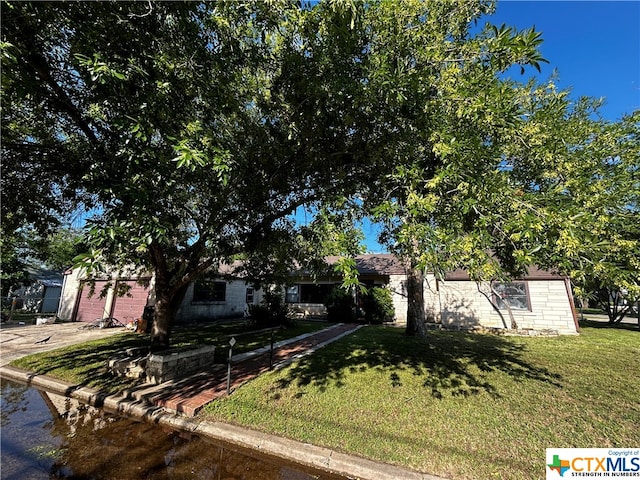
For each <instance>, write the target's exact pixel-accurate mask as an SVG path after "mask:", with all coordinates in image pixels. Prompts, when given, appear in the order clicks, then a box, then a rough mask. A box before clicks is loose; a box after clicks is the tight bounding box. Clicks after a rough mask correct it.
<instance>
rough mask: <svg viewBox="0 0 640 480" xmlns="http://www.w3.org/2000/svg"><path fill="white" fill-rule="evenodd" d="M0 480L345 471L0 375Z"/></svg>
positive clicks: (328, 478) (292, 476)
mask: <svg viewBox="0 0 640 480" xmlns="http://www.w3.org/2000/svg"><path fill="white" fill-rule="evenodd" d="M1 387H2V397H1V410H0V420H1V423H0V426H1V430H0V440H1V446H0V452H1V463H2V468H1V471H0V477H1V478H2V479H3V480H35V479H44V478H48V479H95V480H102V479H105V480H106V479H109V480H114V479H123V480H124V479H127V480H129V479H148V480H165V479H167V480H169V479H170V480H174V479H189V478H193V479H199V480H200V479H203V480H207V479H211V480H214V479H215V480H222V479H224V480H255V479H264V480H272V479H273V480H311V479H317V480H320V479H322V480H338V479H341V478H344V477H340V476H336V475H331V474H328V473H324V472H320V471H314V470H312V469H309V468H306V467H303V466H299V465H293V464H289V463H285V462H282V461H281V460H280V459H274V458H271V457H266V456H262V455H260V454H257V453H255V452H248V451H242V450H241V449H238V448H236V447H233V446H230V445H222V444H220V443H215V442H212V441H210V440H209V439H204V438H199V437H196V436H193V435H190V434H185V433H181V432H176V431H170V430H165V429H163V428H162V427H159V426H157V425H151V424H148V423H143V422H136V421H134V420H131V419H127V418H122V417H117V416H114V415H111V414H107V413H104V412H102V411H101V410H98V409H95V408H93V407H88V406H85V405H81V404H78V403H77V402H75V401H74V400H70V399H67V398H65V397H61V396H59V395H54V394H49V393H46V392H41V391H39V390H36V389H35V388H31V387H28V386H26V385H22V384H19V383H15V382H11V381H7V380H2V383H1Z"/></svg>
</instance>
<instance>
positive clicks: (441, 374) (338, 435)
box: [201, 323, 640, 479]
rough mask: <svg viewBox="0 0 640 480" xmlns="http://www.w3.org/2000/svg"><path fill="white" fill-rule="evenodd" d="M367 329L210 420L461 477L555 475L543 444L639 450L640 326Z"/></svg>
mask: <svg viewBox="0 0 640 480" xmlns="http://www.w3.org/2000/svg"><path fill="white" fill-rule="evenodd" d="M598 327H600V325H597V324H595V323H594V324H588V325H587V326H585V327H584V328H583V331H582V334H581V335H580V336H575V337H573V336H568V337H553V338H542V337H535V338H522V337H503V336H496V335H482V334H469V333H462V332H431V333H430V334H429V337H428V338H427V339H426V340H420V339H415V338H407V337H406V336H405V335H404V332H403V330H401V329H396V328H389V327H386V328H385V327H366V328H363V329H361V330H359V331H358V332H356V333H354V334H352V335H350V336H348V337H346V338H344V339H342V340H341V341H339V342H336V343H334V344H331V345H329V346H327V347H325V348H323V349H321V350H320V351H318V352H317V353H315V354H314V355H311V356H308V357H305V358H303V359H302V360H300V361H298V362H297V363H294V364H293V365H291V366H290V367H288V368H285V369H283V370H280V371H276V372H271V373H268V374H265V375H263V376H261V377H259V378H257V379H255V380H253V381H251V382H249V383H248V384H246V385H245V386H243V387H241V388H239V389H238V390H237V391H235V392H234V393H233V395H231V396H230V397H228V398H225V399H222V400H219V401H216V402H214V403H211V404H209V405H208V406H207V407H206V409H205V410H204V412H203V413H201V416H202V417H204V418H206V419H209V420H221V421H227V422H233V423H238V424H241V425H246V426H249V427H251V428H256V429H259V430H263V431H266V432H270V433H274V434H277V435H283V436H287V437H290V438H294V439H297V440H300V441H303V442H309V443H313V444H317V445H323V446H327V447H329V448H334V449H339V450H341V451H345V452H349V453H354V454H357V455H361V456H365V457H368V458H372V459H377V460H381V461H384V462H389V463H395V464H399V465H404V466H406V467H410V468H413V469H416V470H419V471H423V472H428V473H431V474H436V475H442V476H444V477H450V478H454V479H490V478H500V479H533V478H544V476H545V448H549V447H628V448H631V447H639V446H640V445H639V440H640V403H639V401H638V392H640V375H638V373H639V369H638V359H639V358H640V332H638V331H637V329H636V330H635V331H634V330H625V329H613V328H598Z"/></svg>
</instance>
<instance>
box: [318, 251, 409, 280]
mask: <svg viewBox="0 0 640 480" xmlns="http://www.w3.org/2000/svg"><path fill="white" fill-rule="evenodd" d="M340 258H341V257H338V256H330V257H326V259H325V260H326V262H327V264H329V265H334V264H335V263H336V262H337V261H338V260H339V259H340ZM355 261H356V268H357V270H358V273H359V274H360V275H402V274H404V273H405V268H404V265H403V264H402V262H401V261H400V259H399V258H398V257H396V256H395V255H392V254H390V253H376V254H369V255H358V256H356V258H355Z"/></svg>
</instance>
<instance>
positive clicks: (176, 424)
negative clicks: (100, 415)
mask: <svg viewBox="0 0 640 480" xmlns="http://www.w3.org/2000/svg"><path fill="white" fill-rule="evenodd" d="M0 377H2V378H5V379H9V380H13V381H17V382H20V383H24V384H27V385H30V386H32V387H35V388H38V389H40V390H46V391H49V392H52V393H56V394H58V395H64V396H66V397H71V398H75V399H76V400H79V401H81V402H83V403H87V404H89V405H92V406H95V407H99V408H103V409H105V410H106V411H108V412H111V413H118V414H121V415H124V416H129V417H133V418H136V419H141V420H144V421H146V422H149V423H155V424H158V425H162V426H165V427H169V428H172V429H175V430H182V431H185V432H191V433H194V434H196V435H200V436H202V437H207V438H211V439H214V440H219V441H222V442H226V443H230V444H232V445H236V446H239V447H242V448H249V449H251V450H257V451H259V452H260V453H262V454H265V455H270V456H274V457H278V458H282V459H285V460H288V461H291V462H294V463H298V464H301V465H305V466H308V467H313V468H317V469H320V470H324V471H328V472H330V473H334V474H337V475H342V476H345V477H348V478H357V479H360V480H399V479H402V480H444V479H443V478H442V477H436V476H433V475H429V474H425V473H419V472H414V471H412V470H408V469H405V468H402V467H397V466H394V465H389V464H385V463H381V462H376V461H373V460H367V459H365V458H361V457H356V456H354V455H348V454H344V453H341V452H337V451H335V450H331V449H328V448H323V447H318V446H315V445H311V444H308V443H302V442H298V441H295V440H290V439H287V438H282V437H278V436H275V435H271V434H267V433H262V432H257V431H254V430H251V429H248V428H244V427H239V426H235V425H230V424H226V423H221V422H204V421H201V420H198V419H195V418H186V417H181V416H179V415H175V414H171V413H168V412H166V411H165V410H164V409H163V408H159V407H152V406H149V404H147V403H145V402H141V401H138V400H132V399H128V398H126V397H122V396H108V395H104V394H101V393H99V392H97V391H95V390H93V389H91V388H87V387H82V386H78V385H72V384H69V383H66V382H63V381H60V380H57V379H54V378H51V377H47V376H46V375H38V374H36V373H33V372H29V371H26V370H22V369H19V368H15V367H11V366H2V367H0Z"/></svg>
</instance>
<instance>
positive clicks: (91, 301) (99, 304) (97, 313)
mask: <svg viewBox="0 0 640 480" xmlns="http://www.w3.org/2000/svg"><path fill="white" fill-rule="evenodd" d="M106 284H107V282H106V281H96V282H95V285H96V286H95V289H94V293H93V295H92V296H89V293H90V292H91V287H90V285H87V284H85V285H84V286H83V287H82V290H81V291H80V298H79V300H78V307H77V310H76V315H75V319H74V320H75V321H77V322H93V321H94V320H96V319H98V318H104V317H105V316H108V315H107V314H108V310H107V298H106V296H105V297H102V298H100V292H102V289H103V288H104V287H105V286H106Z"/></svg>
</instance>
